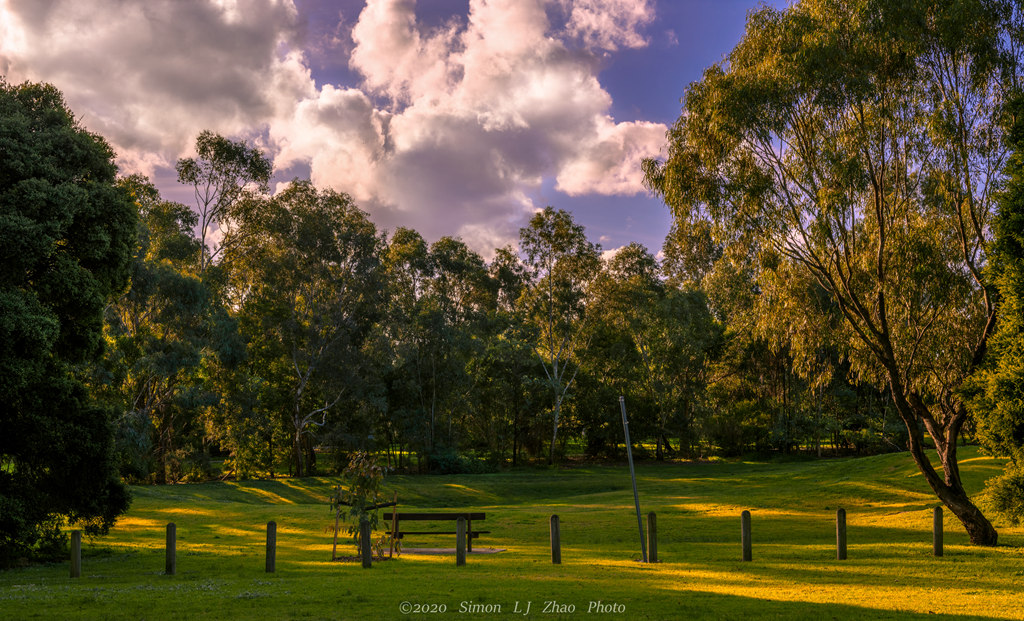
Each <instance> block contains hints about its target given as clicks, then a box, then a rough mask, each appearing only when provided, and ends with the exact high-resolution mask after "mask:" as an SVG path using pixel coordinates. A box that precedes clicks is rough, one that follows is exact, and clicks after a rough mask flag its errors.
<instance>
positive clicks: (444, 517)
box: [382, 511, 491, 552]
mask: <svg viewBox="0 0 1024 621" xmlns="http://www.w3.org/2000/svg"><path fill="white" fill-rule="evenodd" d="M382 517H383V519H384V520H385V524H391V525H392V531H391V532H392V535H393V536H394V538H395V539H402V538H403V537H405V536H406V535H455V534H456V531H454V530H451V531H447V530H446V531H436V530H433V531H426V530H424V531H419V530H417V531H411V530H402V528H401V524H402V522H454V521H456V520H458V519H459V518H460V517H463V518H466V550H467V551H468V552H472V551H473V540H474V539H478V538H479V537H480V535H481V534H484V535H486V534H489V533H490V532H491V531H489V530H473V522H474V521H480V520H483V519H485V518H486V517H487V514H485V513H483V512H477V511H452V512H447V511H446V512H443V513H442V512H438V513H422V512H420V513H408V512H398V513H397V514H396V513H394V512H389V513H385V514H383V516H382Z"/></svg>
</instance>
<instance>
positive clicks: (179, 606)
mask: <svg viewBox="0 0 1024 621" xmlns="http://www.w3.org/2000/svg"><path fill="white" fill-rule="evenodd" d="M964 457H965V459H964V461H963V466H962V468H963V471H964V477H965V481H966V483H967V485H968V486H969V489H971V490H975V491H977V490H980V489H981V486H982V483H983V481H984V480H985V479H986V478H987V477H989V476H992V475H993V474H995V473H997V472H998V466H997V463H996V462H995V461H994V460H990V459H987V458H983V457H980V456H978V454H977V453H976V452H974V451H973V450H968V451H965V453H964ZM638 475H639V488H640V501H641V504H642V507H643V510H644V512H645V513H646V512H647V511H656V512H657V514H658V529H659V537H658V543H659V554H660V557H661V559H662V561H663V562H661V563H658V564H649V565H644V564H642V563H639V562H637V561H636V559H637V558H638V557H639V543H638V534H637V530H636V516H635V513H634V511H633V498H632V491H631V489H630V481H629V473H628V470H627V468H626V467H625V466H624V465H623V466H586V467H571V468H569V467H567V468H561V469H551V470H548V469H537V470H521V471H516V472H511V473H501V474H489V475H474V476H448V477H441V476H395V477H389V478H388V480H387V482H386V488H387V493H388V494H389V495H390V494H391V493H392V492H393V491H396V490H397V491H398V494H399V500H400V503H401V508H402V509H413V508H419V509H438V508H446V507H458V508H466V509H470V508H471V509H475V510H482V511H486V512H487V520H486V522H483V523H480V524H476V523H474V526H478V527H480V528H486V529H487V530H490V531H491V533H490V534H488V535H483V536H482V537H481V538H480V539H479V540H477V541H476V543H475V545H477V546H479V547H499V548H505V549H506V550H507V551H506V552H503V553H500V554H492V555H472V556H470V557H469V561H468V564H467V566H465V567H458V568H457V567H456V566H455V559H454V555H451V556H413V555H408V554H407V555H403V556H402V557H401V558H400V559H398V560H394V561H388V562H383V563H377V564H375V566H374V567H373V568H372V569H370V570H364V569H362V568H361V567H360V566H359V565H357V564H347V563H331V562H329V560H328V559H329V558H330V534H329V532H328V531H329V529H330V527H331V525H332V520H331V518H330V511H329V509H328V507H327V495H328V492H329V490H330V488H331V486H332V485H333V484H334V483H335V481H334V480H332V479H328V478H319V479H305V480H289V479H285V480H278V481H251V482H240V483H235V482H224V483H204V484H192V485H178V486H168V487H137V488H134V493H135V501H134V503H133V505H132V508H131V511H130V512H129V514H128V516H127V517H125V518H124V519H122V520H121V522H119V524H118V526H117V527H116V528H115V529H114V530H113V531H112V532H111V534H110V536H109V537H106V538H103V539H100V540H96V541H94V542H87V544H86V550H85V558H84V561H83V577H82V578H80V579H75V580H72V579H70V578H69V577H68V572H69V564H68V563H63V564H58V565H52V566H43V567H30V568H25V569H17V570H11V571H7V572H0V619H36V618H42V619H190V618H204V619H205V618H210V619H263V620H272V619H403V618H416V619H450V618H460V619H473V618H484V619H503V618H522V617H523V615H522V614H518V613H515V612H514V611H515V607H516V605H517V604H518V611H519V613H522V612H525V610H526V607H527V605H528V604H527V603H528V602H530V604H529V606H530V614H529V617H531V618H543V619H584V618H599V619H600V618H605V619H702V618H707V619H794V618H797V619H799V618H808V619H815V620H821V619H893V618H899V619H913V618H922V619H923V618H928V619H935V618H937V616H938V617H940V618H941V617H943V616H945V617H946V618H956V619H971V618H976V619H1007V618H1012V619H1024V597H1022V596H1021V591H1022V590H1024V589H1022V585H1024V529H1022V528H1009V527H1007V526H1006V525H1005V524H998V523H997V527H998V528H999V530H1000V541H1001V545H1000V546H999V547H997V548H994V549H979V548H974V547H971V546H968V545H966V544H967V539H966V535H965V534H964V532H963V528H962V527H961V526H960V524H959V523H958V522H957V521H956V520H955V519H954V518H952V517H951V516H950V515H949V514H948V512H947V515H946V522H945V530H946V555H945V557H943V558H934V557H932V556H931V519H932V518H931V516H932V508H933V507H934V506H935V505H936V501H935V499H934V498H933V497H932V496H931V493H930V492H929V490H928V489H927V486H926V484H925V483H924V481H923V479H922V477H921V476H920V475H919V474H918V473H917V470H916V468H915V467H914V466H913V464H912V463H911V462H910V458H909V456H907V455H906V454H901V455H886V456H881V457H871V458H862V459H841V460H829V461H818V462H813V461H811V462H791V463H714V464H663V465H657V464H647V463H645V464H640V465H638ZM838 507H844V508H845V509H846V510H847V514H848V517H847V522H848V529H849V559H848V560H846V561H836V560H834V559H835V522H834V520H835V511H836V509H837V508H838ZM744 509H749V510H750V511H751V513H752V516H753V520H752V521H753V542H754V549H753V556H754V560H753V562H750V563H742V562H740V560H739V558H740V545H739V531H740V524H739V523H740V519H739V514H740V512H741V511H742V510H744ZM555 513H557V514H558V515H559V516H560V517H561V531H562V562H563V564H562V565H560V566H553V565H551V563H550V556H549V555H550V552H549V547H548V518H549V516H550V515H551V514H555ZM268 520H275V521H277V523H278V558H277V567H278V571H277V573H274V574H267V573H265V572H264V571H263V568H264V557H263V551H264V541H265V539H264V537H265V525H266V522H267V521H268ZM171 521H173V522H175V523H176V524H177V530H178V559H177V568H178V573H177V575H175V576H165V575H163V568H164V551H163V541H164V526H165V524H166V523H167V522H171ZM449 540H451V542H450V541H449ZM453 540H454V537H451V538H448V537H444V538H434V539H431V538H426V537H420V538H418V539H412V538H410V539H408V540H407V542H406V545H407V546H415V547H419V546H449V545H453ZM345 552H346V553H353V552H354V550H352V551H351V552H350V551H349V548H346V549H345ZM403 602H409V604H411V605H421V606H427V607H430V608H433V609H440V608H441V607H445V608H446V612H444V613H440V612H434V613H423V614H412V615H403V614H402V605H403ZM545 602H556V603H557V608H556V609H558V610H561V611H562V612H561V613H557V612H556V613H552V614H545V613H544V612H543V609H544V606H545ZM591 602H601V606H604V607H606V608H604V610H610V608H608V607H609V605H612V606H615V610H617V612H604V613H601V612H597V608H596V606H595V609H594V610H593V611H592V612H591V613H589V614H588V608H590V607H591ZM569 606H575V611H573V612H565V611H566V610H568V609H569V608H568V607H569ZM497 607H500V608H501V613H473V612H467V613H465V614H463V613H460V610H469V611H473V610H477V611H479V610H487V609H494V608H497ZM623 610H624V611H625V612H622V611H623Z"/></svg>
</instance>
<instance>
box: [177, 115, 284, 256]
mask: <svg viewBox="0 0 1024 621" xmlns="http://www.w3.org/2000/svg"><path fill="white" fill-rule="evenodd" d="M196 152H197V154H198V157H188V158H182V159H180V160H178V162H177V164H176V165H175V169H176V170H177V171H178V181H179V182H180V183H184V184H186V185H190V186H192V189H193V192H194V194H195V199H196V209H197V210H198V212H199V261H198V263H199V273H200V274H202V273H204V272H205V271H206V269H207V268H208V267H209V266H210V265H211V264H212V263H213V262H214V261H215V260H216V259H217V257H218V255H220V254H222V252H223V250H224V249H225V248H227V247H228V241H229V240H226V239H225V238H226V237H228V235H227V233H228V231H227V230H225V229H226V228H227V225H228V223H229V222H230V220H231V217H232V213H231V211H232V208H233V207H235V206H236V205H237V204H238V203H239V202H240V201H241V200H242V199H243V198H245V197H246V193H247V191H248V189H249V186H250V185H254V186H255V187H256V189H258V190H262V191H266V189H267V183H268V182H269V181H270V173H271V172H272V171H273V167H272V165H271V162H270V160H269V159H268V158H267V157H266V156H264V155H263V153H262V152H261V151H260V150H259V149H257V148H255V147H249V146H248V145H246V144H245V143H244V142H236V141H233V140H229V139H227V138H224V137H223V136H221V135H220V134H215V133H213V132H211V131H209V130H204V131H202V132H201V133H200V134H199V136H198V137H197V138H196ZM213 227H218V229H219V230H220V243H219V244H217V245H216V247H211V244H210V239H209V237H210V236H211V234H212V233H213V232H214V230H213Z"/></svg>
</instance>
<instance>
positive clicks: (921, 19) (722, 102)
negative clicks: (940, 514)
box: [644, 0, 1019, 545]
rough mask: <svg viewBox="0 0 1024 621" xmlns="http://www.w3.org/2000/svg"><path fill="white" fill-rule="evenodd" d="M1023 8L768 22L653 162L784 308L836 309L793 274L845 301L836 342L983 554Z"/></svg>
mask: <svg viewBox="0 0 1024 621" xmlns="http://www.w3.org/2000/svg"><path fill="white" fill-rule="evenodd" d="M1014 5H1015V3H1004V2H994V1H984V0H956V1H953V2H943V3H935V2H927V1H925V0H913V1H908V2H899V3H891V2H887V1H883V0H805V1H803V2H800V3H798V4H795V5H793V6H791V7H789V8H787V9H785V10H775V9H772V8H762V9H759V10H757V11H755V12H753V13H751V14H750V16H749V18H748V22H747V30H746V33H745V35H744V37H743V39H742V40H741V42H740V43H739V44H738V45H737V46H736V48H735V49H733V50H732V52H730V54H729V55H728V57H727V60H726V62H724V63H722V64H721V65H716V66H713V67H711V68H709V69H708V70H707V71H705V73H704V76H703V78H702V79H701V80H700V81H698V82H695V83H693V84H691V85H690V86H689V88H688V89H687V91H686V95H685V100H684V104H683V113H682V114H681V116H680V117H679V119H678V120H677V121H676V123H675V124H674V125H673V127H672V128H671V129H670V131H669V153H668V158H667V159H666V160H665V161H660V162H659V161H653V160H651V161H647V162H645V164H644V166H645V177H646V181H647V183H648V185H649V187H651V188H652V189H653V190H654V191H656V192H657V193H658V194H660V195H661V196H662V197H663V198H664V199H665V201H666V203H667V204H668V205H669V207H670V208H671V209H672V212H673V214H674V216H675V219H676V223H677V226H684V225H687V224H689V223H693V222H700V221H706V222H708V223H709V224H710V225H711V227H710V228H711V230H713V231H714V232H715V234H716V237H717V239H718V240H719V241H720V242H721V243H723V244H728V245H730V246H732V247H735V248H738V252H739V253H741V254H746V255H747V256H749V257H751V259H752V265H754V267H755V270H756V273H757V280H758V285H759V293H758V297H759V301H758V303H759V304H762V305H763V307H764V308H765V312H766V313H768V312H771V309H779V308H794V307H796V308H800V315H801V316H803V317H807V318H811V317H813V316H815V315H817V314H820V313H819V311H820V309H819V308H818V305H817V304H816V303H814V301H813V300H807V299H799V298H797V299H794V298H793V297H792V296H788V295H786V293H787V290H786V289H785V288H784V287H773V274H775V275H777V274H779V273H780V272H783V271H785V270H796V271H801V272H804V273H807V274H808V275H809V276H810V277H811V278H813V279H814V281H815V282H816V283H817V284H818V285H819V286H820V287H821V288H822V290H823V291H825V292H826V293H827V294H828V296H830V298H831V300H832V302H834V304H835V305H836V307H837V308H838V312H839V315H840V316H841V317H842V321H841V322H838V323H837V324H836V325H834V326H833V327H834V329H835V330H836V331H837V332H838V333H837V334H836V335H835V336H834V337H833V338H834V340H835V342H837V343H842V344H843V347H844V349H845V353H847V354H848V355H849V356H850V358H851V360H852V362H853V364H854V369H855V372H857V373H859V374H860V375H861V376H863V377H867V378H870V379H871V380H872V381H873V382H875V383H879V384H881V383H884V384H886V385H887V386H888V388H889V391H890V393H891V395H892V400H893V404H894V407H895V409H896V411H897V412H898V413H899V415H900V417H901V418H902V420H903V422H904V424H905V425H906V427H907V431H908V434H909V442H908V445H909V449H910V453H911V455H912V457H913V459H914V461H915V462H916V464H917V466H918V468H919V469H920V471H921V472H922V473H923V475H924V478H925V480H926V481H927V482H928V484H929V485H930V486H931V488H932V489H933V490H934V492H935V494H936V495H937V496H938V497H939V498H940V499H941V500H942V502H943V503H944V504H945V505H946V506H948V507H949V508H950V509H951V510H952V512H953V513H954V514H955V515H956V516H957V517H958V518H959V519H960V520H961V522H962V523H963V524H964V526H965V528H966V529H967V532H968V534H969V536H970V539H971V541H972V542H974V543H976V544H984V545H994V544H995V543H996V540H997V534H996V531H995V529H994V528H993V527H992V525H991V523H990V522H989V521H988V519H986V518H985V516H984V515H983V514H982V512H981V511H980V510H979V509H978V508H977V507H976V506H975V505H974V503H973V502H971V500H970V498H969V497H968V495H967V493H966V491H965V490H964V487H963V484H962V481H961V477H960V470H959V465H958V461H957V441H958V439H959V438H960V434H961V431H962V430H963V427H964V424H965V422H966V421H967V416H968V413H967V409H966V408H965V406H964V403H963V401H962V399H961V397H960V393H959V392H958V391H959V388H960V386H961V385H962V383H963V381H964V378H965V377H966V376H967V375H968V374H969V373H970V372H971V371H972V370H973V369H974V368H975V367H976V366H977V364H978V362H979V361H980V360H981V358H982V356H983V354H984V352H985V349H986V346H987V343H988V338H989V336H990V335H991V333H992V330H993V327H994V325H995V317H996V314H995V309H996V306H995V300H994V297H993V295H992V290H991V286H990V284H989V283H988V281H987V280H986V277H985V275H984V273H983V267H984V265H985V262H986V245H987V243H988V241H989V236H990V224H991V218H992V214H993V211H994V203H993V189H994V188H995V187H996V186H997V185H998V181H999V179H1000V176H1001V173H1000V170H1001V168H1002V165H1003V162H1004V160H1005V154H1006V147H1005V145H1004V141H1003V136H1002V132H1001V131H1000V126H999V123H998V115H999V111H1000V109H1001V106H1002V103H1003V100H1004V98H1005V94H1006V89H1007V88H1008V85H1009V84H1011V83H1012V82H1013V81H1015V80H1016V74H1017V70H1018V69H1017V65H1016V62H1017V58H1016V51H1015V50H1016V49H1017V48H1016V47H1015V46H1016V45H1017V43H1019V42H1017V41H1016V39H1015V37H1016V35H1017V31H1016V30H1015V29H1014V27H1013V24H1012V23H1011V22H1012V21H1013V20H1015V19H1018V18H1019V16H1018V15H1016V14H1015V13H1016V11H1017V9H1015V8H1014ZM774 282H776V283H777V282H779V281H778V280H777V279H776V280H774ZM763 316H766V315H763ZM809 353H810V348H808V349H806V350H804V351H799V350H797V351H795V352H794V355H797V356H799V355H806V354H809ZM925 433H927V434H928V435H929V436H930V437H931V440H932V442H933V443H934V445H935V448H936V455H937V458H938V462H939V467H940V469H939V470H937V469H936V467H935V465H934V464H933V461H932V457H931V456H930V455H929V452H928V451H927V446H926V443H925V436H924V434H925Z"/></svg>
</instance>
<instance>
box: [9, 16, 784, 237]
mask: <svg viewBox="0 0 1024 621" xmlns="http://www.w3.org/2000/svg"><path fill="white" fill-rule="evenodd" d="M776 4H779V5H781V4H783V3H781V2H779V3H776ZM754 6H756V3H755V2H751V1H747V0H719V1H715V0H677V1H671V0H420V1H419V2H415V1H414V0H370V2H369V3H367V2H366V1H365V0H341V1H334V2H330V1H327V0H196V1H194V2H175V1H174V0H151V1H148V2H145V3H135V4H128V5H125V4H124V3H121V2H119V1H117V0H93V1H91V2H77V1H73V0H55V1H54V2H50V3H38V2H34V1H33V0H0V74H3V75H5V76H6V79H7V80H8V81H9V82H15V83H16V82H20V81H22V80H34V81H48V82H52V83H53V84H55V85H56V86H57V87H59V88H61V89H62V90H63V91H64V93H65V96H66V98H67V100H68V102H69V104H70V105H71V107H72V109H73V110H74V111H75V112H76V114H77V115H78V116H79V117H80V118H81V120H82V122H83V124H85V125H86V127H88V128H89V129H91V130H93V131H96V132H98V133H100V134H102V135H103V136H105V137H106V138H107V139H108V140H109V141H110V142H111V144H112V145H113V146H114V148H115V150H116V151H117V153H118V156H119V160H118V161H119V165H120V166H121V169H122V171H123V172H143V173H145V174H148V175H150V177H151V178H153V179H154V180H155V182H156V183H157V184H158V187H160V188H161V191H162V193H163V194H164V196H166V197H169V198H172V199H174V200H180V201H182V202H185V203H188V202H189V193H188V192H186V191H184V189H183V188H181V187H180V186H178V185H177V184H176V183H175V181H174V174H173V163H174V161H175V160H176V159H177V158H178V157H181V156H183V155H188V154H190V148H191V144H192V142H193V141H194V138H195V136H196V134H198V132H199V131H201V130H203V129H210V130H213V131H216V132H219V133H221V134H224V135H228V136H231V137H234V138H241V139H246V140H250V141H254V142H255V143H257V144H259V145H260V146H261V147H262V148H264V149H265V150H266V152H267V153H268V154H270V155H271V156H273V157H274V159H275V165H276V167H277V169H278V173H277V175H276V177H275V184H281V183H286V182H287V181H288V180H289V179H291V178H292V177H295V176H300V177H311V178H312V179H313V181H314V183H316V184H317V185H319V186H321V187H332V188H334V189H336V190H339V191H344V192H347V193H349V194H351V195H352V196H353V197H354V198H355V199H356V201H357V203H358V204H359V205H360V206H361V207H362V208H363V209H365V210H366V211H368V212H369V213H370V215H371V218H372V219H373V220H374V221H375V222H376V223H377V224H378V226H380V227H382V228H387V229H391V230H393V229H394V227H396V226H410V227H412V228H416V229H417V230H420V231H421V233H423V235H424V236H425V237H426V238H427V239H428V240H430V241H432V240H435V239H437V238H439V237H440V236H442V235H457V236H459V237H461V238H463V239H464V240H466V241H467V243H469V244H470V245H471V246H472V247H473V248H474V249H476V250H477V251H478V252H481V253H482V254H484V256H485V257H489V256H490V254H491V252H492V251H493V249H494V247H496V246H500V245H504V244H506V243H514V242H515V239H516V237H517V233H518V229H519V227H520V226H523V225H524V224H525V223H526V221H527V220H528V218H529V216H530V214H531V213H532V212H533V211H534V210H536V209H539V208H542V207H544V206H546V205H553V206H555V207H558V208H563V209H568V210H570V211H572V212H573V214H574V216H575V218H576V220H577V221H578V222H580V223H581V224H583V225H584V226H585V227H586V229H587V233H588V235H589V236H590V238H591V239H592V240H593V241H595V242H599V243H601V245H602V246H603V247H604V248H605V249H606V250H608V249H614V248H617V247H620V246H622V245H625V244H627V243H629V242H631V241H639V242H641V243H643V244H644V245H646V246H647V247H648V248H650V249H651V250H652V251H653V252H657V251H658V250H659V249H660V248H661V244H662V241H663V239H664V237H665V235H666V233H667V232H668V227H669V224H670V217H669V214H668V211H667V209H666V208H665V207H664V205H662V204H661V203H660V201H657V200H656V199H654V198H652V197H650V196H648V195H647V193H646V192H645V191H644V190H643V188H642V186H641V184H640V178H641V177H640V173H639V169H638V163H639V161H640V159H642V158H643V157H650V156H657V155H658V152H659V151H660V150H661V149H663V147H664V132H665V129H666V128H667V126H668V125H670V124H671V123H672V122H673V121H674V120H675V118H676V117H677V116H678V113H679V109H680V103H679V99H680V97H681V96H682V95H683V93H684V90H685V87H686V85H687V84H688V83H689V82H691V81H693V80H696V79H699V77H700V75H701V73H702V72H703V70H704V69H705V68H706V67H708V66H710V65H711V64H714V63H716V62H719V61H721V60H722V58H723V56H724V55H725V54H727V53H728V52H729V50H731V49H732V48H733V46H734V45H735V44H736V43H737V42H738V41H739V39H740V37H741V36H742V34H743V27H744V22H745V19H746V14H747V12H748V11H749V10H750V9H751V8H753V7H754ZM278 187H279V186H278Z"/></svg>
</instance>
